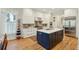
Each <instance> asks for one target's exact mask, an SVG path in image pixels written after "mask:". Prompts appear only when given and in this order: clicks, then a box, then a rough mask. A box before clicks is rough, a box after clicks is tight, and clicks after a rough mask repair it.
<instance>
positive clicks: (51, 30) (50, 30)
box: [38, 28, 63, 34]
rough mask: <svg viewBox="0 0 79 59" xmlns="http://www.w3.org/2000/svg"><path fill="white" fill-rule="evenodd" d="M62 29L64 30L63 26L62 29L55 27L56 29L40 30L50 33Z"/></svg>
mask: <svg viewBox="0 0 79 59" xmlns="http://www.w3.org/2000/svg"><path fill="white" fill-rule="evenodd" d="M60 30H63V28H62V29H60V28H54V29H49V30H46V29H41V30H38V31H40V32H44V33H48V34H50V33H53V32H56V31H60Z"/></svg>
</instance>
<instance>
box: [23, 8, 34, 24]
mask: <svg viewBox="0 0 79 59" xmlns="http://www.w3.org/2000/svg"><path fill="white" fill-rule="evenodd" d="M22 18H23V19H22V20H23V21H22V23H23V24H29V23H34V15H33V11H32V10H31V9H24V10H23V17H22Z"/></svg>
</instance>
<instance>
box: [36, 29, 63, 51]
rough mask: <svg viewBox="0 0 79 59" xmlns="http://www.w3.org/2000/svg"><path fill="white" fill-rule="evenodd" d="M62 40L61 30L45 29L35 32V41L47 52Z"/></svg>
mask: <svg viewBox="0 0 79 59" xmlns="http://www.w3.org/2000/svg"><path fill="white" fill-rule="evenodd" d="M62 40H63V29H58V28H55V29H47V30H44V29H42V30H38V31H37V41H38V43H39V44H40V45H41V46H43V47H44V48H45V49H47V50H49V49H51V48H53V47H55V46H56V45H57V44H58V43H59V42H61V41H62Z"/></svg>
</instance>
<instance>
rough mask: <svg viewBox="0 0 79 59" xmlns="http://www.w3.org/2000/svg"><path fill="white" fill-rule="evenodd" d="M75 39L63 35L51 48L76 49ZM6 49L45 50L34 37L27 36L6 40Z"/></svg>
mask: <svg viewBox="0 0 79 59" xmlns="http://www.w3.org/2000/svg"><path fill="white" fill-rule="evenodd" d="M76 49H77V39H76V38H72V37H68V36H64V39H63V41H61V42H60V43H59V44H57V45H56V46H55V47H54V48H52V49H51V50H76ZM7 50H46V49H44V48H43V47H42V46H41V45H39V44H38V43H37V40H36V37H35V36H32V37H28V38H25V39H20V40H11V41H9V42H8V46H7Z"/></svg>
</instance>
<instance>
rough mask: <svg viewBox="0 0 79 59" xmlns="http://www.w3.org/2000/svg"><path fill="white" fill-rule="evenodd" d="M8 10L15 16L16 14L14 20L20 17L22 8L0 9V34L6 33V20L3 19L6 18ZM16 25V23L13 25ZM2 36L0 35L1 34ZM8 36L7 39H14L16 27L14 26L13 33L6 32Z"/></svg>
mask: <svg viewBox="0 0 79 59" xmlns="http://www.w3.org/2000/svg"><path fill="white" fill-rule="evenodd" d="M8 12H10V13H12V14H14V15H15V16H16V21H17V19H19V18H22V17H21V16H22V10H21V9H15V8H13V9H12V8H11V9H10V8H6V9H5V8H2V9H1V12H0V15H1V16H0V28H1V29H0V32H1V35H4V33H6V22H5V20H6V14H7V13H8ZM16 24H17V22H16ZM15 26H16V25H15ZM1 37H2V36H1ZM8 38H9V40H10V39H15V38H16V28H15V33H12V34H10V35H9V34H8Z"/></svg>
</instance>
